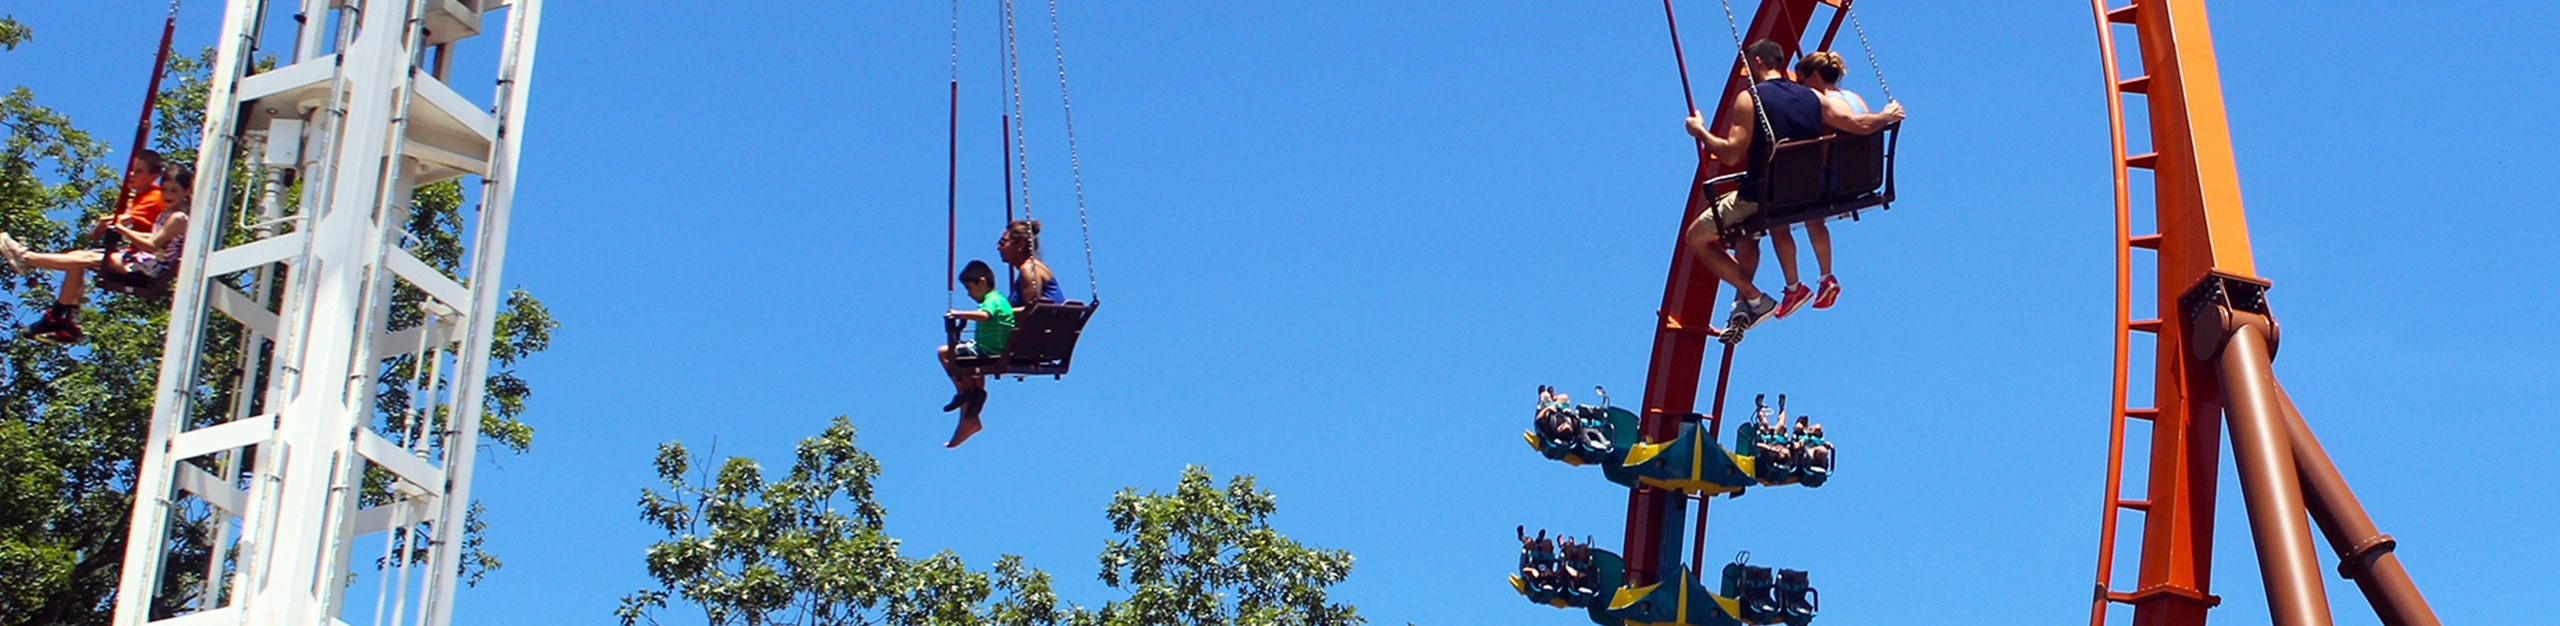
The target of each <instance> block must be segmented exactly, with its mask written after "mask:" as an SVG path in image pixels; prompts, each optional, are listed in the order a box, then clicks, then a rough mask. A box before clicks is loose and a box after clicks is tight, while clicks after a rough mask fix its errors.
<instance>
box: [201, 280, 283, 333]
mask: <svg viewBox="0 0 2560 626" xmlns="http://www.w3.org/2000/svg"><path fill="white" fill-rule="evenodd" d="M206 291H211V292H213V295H212V298H211V299H210V300H211V302H210V304H212V305H213V308H214V310H217V311H221V312H222V314H223V315H227V316H230V317H231V320H232V321H236V322H239V323H240V325H241V326H246V327H248V328H249V330H250V331H251V332H255V333H258V335H259V336H263V337H274V336H276V325H277V324H279V323H281V322H279V321H277V319H276V314H275V312H273V311H268V310H267V307H265V306H260V305H259V304H258V301H256V300H251V299H249V295H248V294H244V293H240V290H238V289H232V288H231V286H229V285H209V286H207V287H206Z"/></svg>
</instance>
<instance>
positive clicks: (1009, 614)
mask: <svg viewBox="0 0 2560 626" xmlns="http://www.w3.org/2000/svg"><path fill="white" fill-rule="evenodd" d="M706 461H707V459H705V458H701V457H696V456H695V455H693V453H691V452H689V451H687V450H686V449H685V447H684V445H683V444H682V443H668V444H666V445H663V446H660V447H659V449H658V458H657V473H658V477H659V479H660V480H662V481H663V482H664V489H665V490H664V491H659V490H655V489H644V490H642V491H641V496H640V517H641V519H643V520H646V521H647V522H649V523H650V524H651V525H652V526H656V527H657V528H658V529H659V530H661V531H663V532H665V533H666V534H667V539H666V540H664V541H660V542H657V543H655V544H652V545H650V547H649V549H648V551H647V558H646V562H647V564H648V570H649V575H650V577H651V578H653V579H655V580H656V581H657V588H655V589H642V590H639V591H636V592H633V593H632V594H631V595H629V596H625V597H624V598H623V599H622V606H621V608H620V609H618V610H617V611H616V612H615V614H616V615H617V616H618V617H620V618H621V620H622V623H623V625H624V626H634V625H636V624H640V623H643V622H646V623H649V624H657V623H658V620H657V614H658V612H659V611H662V610H665V609H667V608H668V606H669V604H670V602H671V601H680V602H682V603H684V604H686V605H690V606H691V607H693V608H695V609H697V610H699V611H700V612H701V614H702V618H703V620H704V621H705V622H707V623H710V624H715V625H741V626H764V625H770V624H795V625H811V626H821V625H823V626H837V625H870V624H925V625H951V626H980V625H1002V626H1054V625H1062V624H1063V625H1068V626H1139V625H1158V624H1162V625H1176V624H1181V625H1190V624H1210V625H1224V624H1255V625H1260V624H1285V625H1310V626H1318V625H1321V626H1333V625H1351V624H1360V623H1363V620H1362V619H1361V618H1360V617H1359V615H1358V612H1357V611H1356V610H1355V609H1353V608H1352V607H1350V606H1348V605H1340V604H1334V603H1332V602H1330V601H1329V600H1328V598H1327V596H1326V589H1327V588H1328V587H1330V586H1332V585H1333V584H1335V583H1339V582H1342V580H1343V579H1344V578H1346V577H1348V576H1349V575H1350V573H1351V564H1352V558H1351V555H1350V554H1349V553H1347V552H1343V551H1339V550H1321V549H1316V548H1310V547H1307V546H1304V545H1301V544H1299V543H1298V542H1295V541H1292V540H1290V539H1289V538H1288V537H1285V536H1282V535H1281V534H1280V533H1279V532H1278V531H1276V530H1273V529H1272V528H1271V526H1270V518H1271V516H1272V515H1273V514H1275V513H1277V512H1278V510H1279V508H1278V501H1277V499H1276V498H1274V497H1273V496H1272V495H1271V493H1270V492H1269V491H1265V490H1262V489H1260V488H1258V487H1256V486H1254V481H1253V478H1252V477H1250V476H1238V477H1235V478H1233V479H1230V480H1229V481H1228V482H1227V485H1226V487H1225V488H1223V489H1221V488H1218V487H1216V486H1215V480H1214V479H1212V478H1211V477H1210V475H1209V473H1208V471H1207V470H1204V469H1201V468H1199V467H1191V468H1187V469H1185V470H1184V471H1183V473H1182V478H1181V481H1180V484H1179V485H1178V486H1177V487H1176V488H1175V490H1174V492H1173V493H1170V494H1160V493H1152V492H1150V493H1147V494H1144V495H1141V494H1139V493H1137V492H1136V491H1135V490H1123V491H1121V492H1120V493H1119V494H1118V495H1117V496H1115V497H1114V498H1113V500H1112V504H1111V506H1110V508H1109V509H1108V510H1107V511H1106V514H1107V515H1108V516H1109V517H1110V519H1111V521H1112V527H1113V529H1114V530H1115V531H1116V532H1118V533H1119V534H1120V535H1121V538H1120V539H1117V540H1114V541H1111V542H1110V543H1109V544H1108V545H1107V547H1106V548H1105V549H1104V551H1103V553H1102V555H1101V560H1102V573H1101V579H1102V581H1103V582H1104V583H1106V584H1109V585H1110V586H1112V587H1114V588H1118V589H1122V590H1125V591H1127V592H1129V597H1128V598H1127V599H1125V600H1122V601H1118V602H1112V603H1109V604H1106V605H1104V606H1103V608H1102V609H1101V610H1098V611H1095V610H1087V609H1084V608H1081V607H1077V606H1073V605H1068V604H1062V603H1061V601H1060V600H1059V598H1058V597H1057V594H1056V593H1055V592H1054V591H1053V590H1052V586H1051V579H1050V577H1049V574H1048V573H1046V572H1042V571H1040V570H1039V569H1037V568H1033V567H1031V566H1029V565H1027V564H1025V563H1024V562H1023V561H1022V559H1021V558H1020V557H1016V556H1011V555H1006V556H1003V557H1001V558H999V559H997V561H996V563H995V564H994V566H993V567H992V568H991V570H990V571H987V572H975V571H971V570H970V569H969V568H968V567H967V565H966V564H965V563H963V562H961V560H960V559H959V557H957V556H955V555H953V554H952V553H950V552H948V551H945V552H941V553H938V554H934V555H932V556H928V557H923V558H909V557H906V556H902V555H901V554H900V553H899V550H898V548H899V542H898V540H897V539H895V538H893V537H890V536H889V535H888V534H887V533H886V532H885V530H884V524H885V521H886V518H887V512H886V511H884V510H882V508H881V507H880V505H879V503H878V501H877V500H876V499H875V498H874V492H873V489H874V488H873V484H874V481H876V480H877V479H878V477H879V474H880V464H879V462H878V461H877V460H875V459H873V458H872V457H871V455H870V454H868V453H865V452H863V451H862V449H861V448H860V447H859V446H857V445H856V441H855V437H854V427H853V424H852V422H851V421H849V420H847V419H845V418H843V417H838V418H836V419H835V421H834V422H833V423H832V424H831V425H829V426H828V428H827V430H826V431H825V432H824V433H821V434H819V435H818V436H816V437H811V438H809V439H804V440H801V441H800V443H799V446H798V448H797V452H796V454H795V460H794V462H793V464H792V466H791V469H790V471H788V472H786V473H784V474H783V475H782V477H780V478H779V479H777V480H771V481H768V480H767V479H766V478H765V474H764V472H763V470H762V469H761V468H760V467H759V466H758V465H757V464H756V463H755V461H753V460H751V459H747V458H743V457H732V458H730V459H728V460H726V461H723V462H721V463H719V464H718V466H717V467H716V468H715V467H710V466H708V465H704V463H705V462H706Z"/></svg>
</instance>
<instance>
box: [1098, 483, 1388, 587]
mask: <svg viewBox="0 0 2560 626" xmlns="http://www.w3.org/2000/svg"><path fill="white" fill-rule="evenodd" d="M1279 511H1280V503H1279V499H1278V498H1275V497H1273V496H1272V495H1271V492H1270V491H1269V490H1265V489H1262V488H1260V487H1256V486H1255V485H1254V481H1253V477H1252V476H1236V477H1233V478H1229V479H1228V480H1227V484H1226V486H1225V488H1220V487H1218V485H1217V482H1216V481H1215V480H1214V479H1212V478H1210V476H1209V471H1208V470H1205V469H1202V468H1200V467H1199V466H1192V467H1187V468H1184V469H1183V470H1182V480H1181V482H1180V484H1178V485H1177V486H1175V487H1174V490H1173V493H1169V494H1159V493H1148V494H1146V495H1139V494H1138V493H1137V492H1136V490H1134V489H1123V490H1121V491H1120V493H1119V494H1118V495H1114V496H1112V498H1111V506H1110V508H1108V509H1105V515H1107V516H1108V517H1110V518H1111V529H1112V531H1113V532H1117V533H1119V534H1120V535H1121V538H1120V539H1117V540H1113V541H1111V542H1110V543H1109V544H1107V545H1106V546H1105V547H1104V548H1103V550H1102V582H1104V583H1107V584H1109V585H1111V586H1112V587H1114V588H1118V589H1123V590H1127V591H1128V592H1129V598H1128V599H1126V600H1121V601H1118V602H1112V603H1109V604H1105V605H1103V607H1102V611H1101V612H1100V614H1099V615H1097V616H1095V617H1096V618H1098V620H1099V623H1101V624H1107V625H1110V626H1138V625H1156V624H1165V625H1172V624H1200V625H1209V626H1218V625H1224V624H1257V625H1259V624H1284V625H1292V626H1295V625H1307V626H1319V625H1331V624H1359V623H1363V622H1364V621H1365V620H1363V619H1361V617H1360V613H1359V611H1358V610H1357V609H1355V608H1353V607H1351V606H1350V605H1346V604H1334V603H1333V602H1332V601H1331V599H1330V598H1328V597H1327V594H1326V589H1328V588H1330V587H1332V586H1333V585H1334V584H1336V583H1340V582H1342V581H1343V579H1345V578H1349V577H1350V576H1351V553H1350V552H1345V551H1342V550H1322V549H1316V548H1310V547H1307V546H1305V545H1301V544H1299V543H1298V542H1296V541H1293V540H1291V539H1289V538H1288V537H1286V536H1283V535H1281V534H1280V532H1279V531H1277V530H1273V529H1272V528H1271V516H1272V515H1273V514H1275V513H1278V512H1279Z"/></svg>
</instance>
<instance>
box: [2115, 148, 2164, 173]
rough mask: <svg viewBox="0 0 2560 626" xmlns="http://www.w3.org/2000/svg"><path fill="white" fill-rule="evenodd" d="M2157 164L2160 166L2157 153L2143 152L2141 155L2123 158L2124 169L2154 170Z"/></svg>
mask: <svg viewBox="0 0 2560 626" xmlns="http://www.w3.org/2000/svg"><path fill="white" fill-rule="evenodd" d="M2159 164H2160V153H2158V152H2145V153H2142V154H2137V155H2133V156H2129V157H2125V158H2124V166H2125V167H2134V168H2141V169H2146V170H2147V169H2155V168H2154V167H2153V166H2156V165H2159Z"/></svg>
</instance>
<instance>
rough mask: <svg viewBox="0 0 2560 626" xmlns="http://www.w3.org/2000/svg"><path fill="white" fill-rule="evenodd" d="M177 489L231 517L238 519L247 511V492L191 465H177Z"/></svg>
mask: <svg viewBox="0 0 2560 626" xmlns="http://www.w3.org/2000/svg"><path fill="white" fill-rule="evenodd" d="M178 488H179V489H185V490H187V493H192V494H196V497H197V498H200V499H203V500H204V501H205V502H206V503H207V504H212V505H213V507H214V508H217V509H222V512H223V513H224V514H227V515H230V516H232V517H240V516H241V514H242V512H243V511H247V510H249V509H248V503H249V492H246V491H241V490H240V488H239V487H234V486H231V485H229V484H225V483H223V482H222V479H221V478H219V477H216V476H214V475H213V473H212V472H207V471H204V468H201V467H196V466H195V464H193V463H179V464H178Z"/></svg>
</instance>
